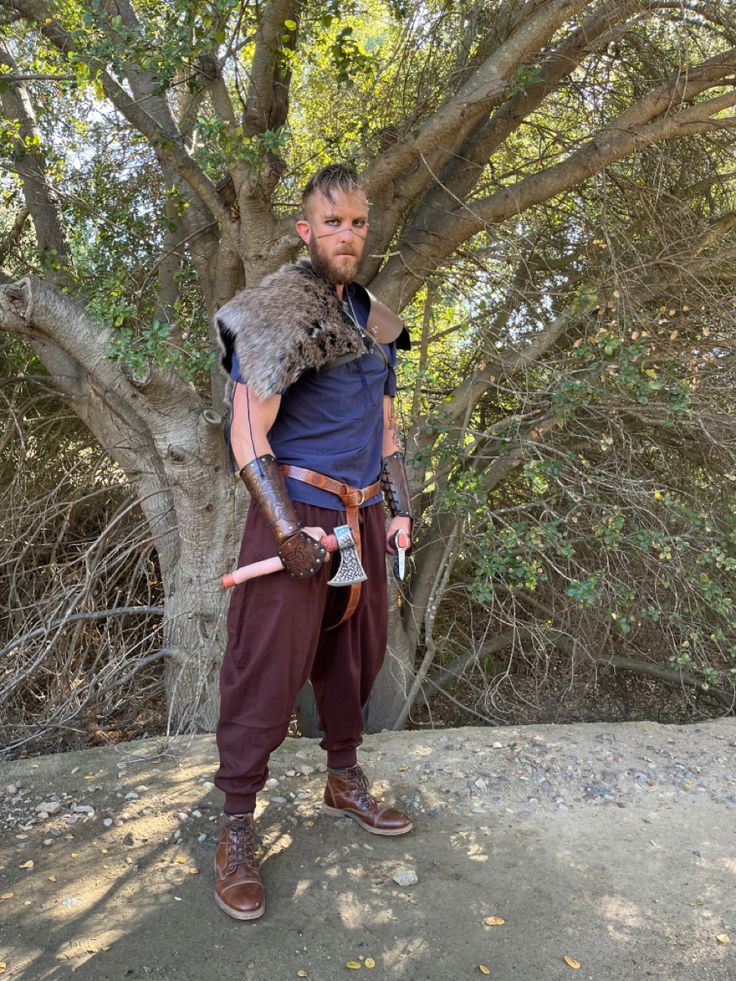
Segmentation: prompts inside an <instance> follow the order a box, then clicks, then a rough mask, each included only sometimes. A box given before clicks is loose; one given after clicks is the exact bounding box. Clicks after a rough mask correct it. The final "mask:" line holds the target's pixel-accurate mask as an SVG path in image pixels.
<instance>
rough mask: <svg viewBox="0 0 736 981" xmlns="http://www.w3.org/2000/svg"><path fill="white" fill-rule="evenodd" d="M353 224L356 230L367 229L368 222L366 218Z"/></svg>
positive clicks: (359, 219)
mask: <svg viewBox="0 0 736 981" xmlns="http://www.w3.org/2000/svg"><path fill="white" fill-rule="evenodd" d="M353 224H354V225H355V227H356V228H365V226H366V225H367V224H368V223H367V222H366V220H365V218H358V219H357V220H356V221H354V222H353Z"/></svg>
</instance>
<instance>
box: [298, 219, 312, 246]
mask: <svg viewBox="0 0 736 981" xmlns="http://www.w3.org/2000/svg"><path fill="white" fill-rule="evenodd" d="M296 233H297V235H298V236H299V238H300V239H301V240H302V242H304V243H306V244H307V245H309V240H310V238H311V237H312V227H311V225H310V224H309V222H308V221H306V220H305V219H304V218H300V219H299V221H298V222H297V223H296Z"/></svg>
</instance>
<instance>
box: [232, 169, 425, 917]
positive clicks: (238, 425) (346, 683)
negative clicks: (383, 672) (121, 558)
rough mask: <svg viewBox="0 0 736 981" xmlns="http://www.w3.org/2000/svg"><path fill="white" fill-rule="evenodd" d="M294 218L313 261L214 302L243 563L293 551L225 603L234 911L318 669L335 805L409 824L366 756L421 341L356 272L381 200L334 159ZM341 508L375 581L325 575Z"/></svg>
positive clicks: (254, 910)
mask: <svg viewBox="0 0 736 981" xmlns="http://www.w3.org/2000/svg"><path fill="white" fill-rule="evenodd" d="M296 230H297V233H298V234H299V236H300V237H301V239H302V240H303V241H304V242H305V243H306V245H307V247H308V249H309V262H307V261H306V260H302V261H301V262H299V263H297V264H296V265H293V266H285V267H284V268H283V269H281V270H279V271H278V272H277V273H274V274H273V275H272V276H268V277H266V278H265V279H264V280H263V282H262V283H261V285H260V286H258V287H256V288H251V289H245V290H243V291H241V292H240V293H239V294H238V295H237V296H236V297H234V298H233V299H232V300H231V301H230V302H229V303H227V304H226V305H225V306H224V307H222V308H221V309H220V310H219V311H218V313H217V315H216V321H217V325H218V328H219V331H220V337H221V339H222V344H223V349H224V355H223V366H224V368H225V369H226V370H227V371H228V373H229V375H230V377H231V379H232V380H233V381H234V382H235V385H234V391H233V394H232V415H231V428H230V446H231V451H232V454H233V456H234V459H235V462H236V465H237V467H238V468H239V472H240V476H241V478H242V479H243V481H244V482H245V484H246V486H247V488H248V491H249V493H250V495H251V500H252V506H251V508H250V510H249V512H248V518H247V522H246V526H245V532H244V536H243V545H242V548H241V552H240V564H241V565H243V564H246V563H251V562H255V561H258V560H261V559H264V558H267V557H269V556H271V555H273V553H274V552H277V553H278V555H279V556H280V558H281V561H282V563H283V565H284V571H283V572H279V573H276V574H275V575H271V576H263V577H262V578H259V579H254V580H251V581H249V582H247V583H243V584H242V585H239V586H236V587H235V590H234V593H233V596H232V600H231V603H230V610H229V613H228V643H227V648H226V651H225V656H224V660H223V664H222V671H221V676H220V692H221V710H220V720H219V723H218V727H217V744H218V749H219V753H220V767H219V769H218V771H217V774H216V776H215V783H216V784H217V786H218V787H219V788H220V790H222V791H223V792H224V794H225V820H224V823H223V826H222V828H221V830H220V837H219V843H218V848H217V854H216V859H215V877H216V878H215V900H216V902H217V905H218V906H219V907H220V909H222V910H224V912H225V913H227V914H228V915H229V916H232V917H234V918H235V919H238V920H253V919H257V918H258V917H260V916H262V915H263V913H264V911H265V894H264V888H263V882H262V880H261V876H260V871H259V867H258V861H257V857H256V851H257V844H258V838H257V835H256V831H255V826H254V822H253V812H254V809H255V802H256V794H257V793H258V791H259V790H261V789H262V787H263V786H264V784H265V782H266V778H267V776H268V768H267V766H268V759H269V755H270V754H271V753H272V752H273V750H274V749H276V747H277V746H279V745H280V744H281V743H282V741H283V740H284V738H285V736H286V734H287V731H288V727H289V721H290V719H291V713H292V710H293V706H294V701H295V698H296V695H297V693H298V692H299V690H300V689H301V687H302V686H303V685H304V684H305V682H306V681H307V679H308V678H309V679H311V682H312V686H313V689H314V695H315V701H316V705H317V709H318V712H319V720H320V728H321V730H322V731H323V732H324V738H323V740H322V742H321V744H320V745H321V746H322V748H323V749H325V750H326V751H327V768H328V769H327V783H326V787H325V793H324V805H323V806H324V810H325V811H326V813H327V814H330V815H333V816H342V815H347V816H348V817H351V818H352V819H353V820H354V821H355V822H356V823H357V824H359V825H360V827H361V828H363V829H364V830H366V831H368V832H370V833H372V834H377V835H401V834H405V833H406V832H407V831H410V830H411V827H412V824H411V821H410V820H409V818H408V817H407V816H406V815H405V814H402V813H401V812H400V811H398V810H395V809H394V808H392V807H387V806H385V805H384V804H382V803H381V802H380V801H378V800H376V798H375V797H373V796H372V795H371V793H370V791H369V788H368V782H367V779H366V777H365V775H364V773H363V771H362V770H361V768H360V767H359V766H358V763H357V756H356V751H357V748H358V746H359V745H360V743H361V741H362V736H361V733H362V728H363V714H362V713H363V706H364V705H365V702H366V701H367V699H368V696H369V694H370V691H371V688H372V686H373V682H374V681H375V678H376V675H377V674H378V671H379V669H380V667H381V664H382V662H383V658H384V654H385V649H386V633H387V593H386V559H385V555H386V552H387V551H388V552H389V553H390V552H391V551H392V545H391V543H392V541H393V540H394V536H395V534H396V533H397V532H398V531H402V532H404V533H406V534H407V535H409V534H410V533H411V514H410V506H409V491H408V483H407V479H406V471H405V468H404V456H403V452H402V447H401V443H400V439H399V434H398V428H397V425H396V421H395V416H394V410H393V397H394V395H395V393H396V379H395V374H394V364H395V359H396V347H397V346H400V347H404V348H407V347H409V341H408V335H407V333H406V330H405V329H404V327H403V324H402V323H401V321H400V320H399V319H398V318H397V317H395V316H394V315H393V314H392V313H391V312H390V311H389V310H388V309H387V308H386V307H384V306H383V305H382V304H380V303H379V302H378V301H377V300H375V298H373V297H371V296H370V294H369V293H368V292H367V291H366V290H365V289H364V288H363V287H361V286H359V285H358V284H357V283H355V282H354V279H355V276H356V275H357V274H358V271H359V269H360V266H361V262H362V259H363V252H364V250H365V243H366V236H367V234H368V201H367V199H366V196H365V194H364V192H363V190H362V188H361V186H360V182H359V180H358V176H357V174H356V173H355V171H354V170H351V169H350V168H347V167H344V166H342V165H339V164H333V165H330V166H328V167H325V168H323V169H322V170H320V171H318V172H317V173H316V174H315V175H314V176H313V177H312V178H311V180H310V181H309V183H308V184H307V186H306V188H305V189H304V193H303V196H302V218H301V219H300V220H299V221H297V223H296ZM382 490H383V494H384V496H385V498H386V503H387V504H388V507H389V510H390V513H391V520H390V522H389V524H388V527H386V521H385V518H384V510H383V504H382V495H381V492H382ZM346 520H347V523H348V524H349V525H350V527H351V529H352V530H353V531H354V537H356V538H357V539H358V547H359V554H360V556H361V562H362V565H363V568H364V570H365V572H366V574H367V579H366V581H364V582H363V583H362V584H358V585H351V586H347V587H340V588H330V587H329V586H328V582H327V581H328V579H329V578H330V571H329V566H330V563H329V562H326V561H325V560H326V558H327V553H326V550H325V548H324V546H323V545H322V544H321V539H322V537H323V536H324V534H325V533H329V532H332V530H333V529H334V528H335V527H336V526H337V525H342V524H345V523H346ZM333 571H334V570H333Z"/></svg>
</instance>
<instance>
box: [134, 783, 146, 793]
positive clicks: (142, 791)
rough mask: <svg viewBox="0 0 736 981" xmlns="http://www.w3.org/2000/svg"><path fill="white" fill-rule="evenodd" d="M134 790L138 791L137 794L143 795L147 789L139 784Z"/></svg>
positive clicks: (142, 784)
mask: <svg viewBox="0 0 736 981" xmlns="http://www.w3.org/2000/svg"><path fill="white" fill-rule="evenodd" d="M135 789H136V790H137V791H138V793H139V794H145V792H146V791H147V790H148V787H147V786H146V785H145V784H144V783H141V784H139V785H138V786H137V787H136V788H135Z"/></svg>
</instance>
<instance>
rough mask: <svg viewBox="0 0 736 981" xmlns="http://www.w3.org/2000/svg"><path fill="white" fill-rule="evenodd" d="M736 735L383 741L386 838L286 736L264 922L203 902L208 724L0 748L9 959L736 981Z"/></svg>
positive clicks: (315, 754) (269, 970)
mask: <svg viewBox="0 0 736 981" xmlns="http://www.w3.org/2000/svg"><path fill="white" fill-rule="evenodd" d="M735 750H736V720H734V719H730V720H720V721H714V722H707V723H704V724H699V725H694V726H687V727H681V726H661V725H657V724H655V723H625V724H587V725H586V724H575V725H572V726H562V725H561V726H527V727H516V728H483V729H479V728H469V729H454V730H439V731H433V732H404V733H382V734H380V735H375V736H370V737H368V738H367V739H366V742H365V745H364V747H363V749H362V751H361V762H362V763H363V765H364V767H365V769H366V771H367V772H368V773H369V775H370V777H371V778H372V780H373V785H374V789H377V790H378V792H379V793H380V794H381V795H382V796H385V797H386V798H392V799H393V800H396V801H398V802H399V803H400V804H401V805H402V806H404V807H406V808H407V809H409V810H410V811H411V813H412V816H413V818H414V821H415V830H414V831H413V832H412V833H411V834H409V835H407V836H405V837H402V838H394V839H392V838H378V837H375V836H370V835H367V834H366V833H365V832H363V831H362V830H361V829H360V828H358V827H357V826H356V825H355V824H354V823H353V822H351V821H349V820H347V819H345V818H339V819H334V818H330V817H327V816H326V815H323V814H322V813H321V810H320V800H321V792H322V787H323V783H324V773H323V768H324V759H323V753H322V751H321V750H320V749H319V747H318V745H317V743H316V741H312V740H302V739H299V740H296V739H291V740H288V741H287V742H286V743H285V744H284V746H283V747H282V748H281V749H280V750H279V751H278V753H277V754H275V756H274V758H273V761H272V767H271V786H269V787H268V788H267V789H266V790H265V791H264V793H263V795H262V797H261V799H260V801H259V809H258V813H257V825H258V828H259V831H260V833H261V835H262V837H263V839H264V862H263V872H264V878H265V882H266V888H267V911H266V915H265V916H264V917H263V918H262V919H261V920H259V921H257V922H254V923H239V922H236V921H233V920H231V919H229V918H228V917H227V916H225V915H224V914H223V913H222V912H220V911H219V910H218V909H217V908H216V907H215V905H214V902H213V901H212V863H213V858H214V836H215V834H216V828H217V825H218V822H219V818H220V808H221V803H222V797H221V794H220V793H219V791H217V790H216V789H215V788H214V787H213V785H212V782H211V781H212V775H213V770H214V767H215V761H216V752H215V745H214V740H213V738H212V737H211V736H197V737H194V738H185V737H179V738H176V739H172V740H169V741H168V742H166V741H164V740H162V739H160V738H159V739H151V740H144V741H139V742H134V743H128V744H121V745H117V746H111V747H106V748H96V749H90V750H84V751H81V752H76V753H67V754H62V755H56V756H47V757H42V758H37V759H33V760H18V761H14V762H10V763H5V764H2V765H0V827H1V828H2V842H1V845H0V974H1V975H2V977H3V981H4V979H5V978H6V977H7V978H13V979H17V978H23V979H25V981H31V979H32V981H37V979H38V981H41V979H58V978H71V977H74V978H79V979H88V981H107V979H110V981H112V979H116V981H117V979H137V978H159V979H161V978H164V979H172V981H174V979H176V981H195V979H196V981H210V979H219V978H223V979H228V981H230V979H238V981H240V979H244V981H281V979H290V978H296V977H306V978H308V979H312V981H336V979H340V978H347V977H350V976H351V974H357V973H362V974H364V975H367V976H368V977H370V978H374V979H380V978H387V979H399V978H401V979H404V978H405V979H411V981H455V979H458V981H459V979H465V978H468V979H472V978H476V977H483V976H484V975H488V976H489V977H490V978H492V979H493V978H495V979H509V981H510V979H518V981H556V979H565V978H575V977H577V978H581V979H582V978H587V979H596V981H630V979H634V978H658V979H666V981H674V979H683V981H684V979H688V981H693V979H698V981H707V979H713V981H716V979H718V981H727V979H728V981H733V979H734V978H736V954H735V949H736V768H735V767H734V761H735V759H736V752H735ZM402 872H403V873H405V874H408V876H407V877H408V878H409V879H410V880H411V879H413V878H416V882H415V883H414V884H411V885H400V884H399V883H398V882H397V881H395V879H394V876H395V875H396V876H397V877H398V879H399V880H402V875H401V873H402ZM412 873H413V874H412ZM487 918H496V919H498V920H502V921H503V922H499V923H495V924H493V923H489V924H486V923H484V920H485V919H487ZM565 958H568V962H566V961H565ZM3 965H4V967H3ZM348 965H352V966H348ZM576 965H578V966H576Z"/></svg>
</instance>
